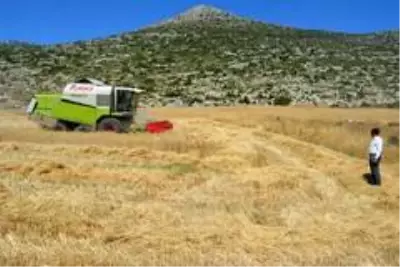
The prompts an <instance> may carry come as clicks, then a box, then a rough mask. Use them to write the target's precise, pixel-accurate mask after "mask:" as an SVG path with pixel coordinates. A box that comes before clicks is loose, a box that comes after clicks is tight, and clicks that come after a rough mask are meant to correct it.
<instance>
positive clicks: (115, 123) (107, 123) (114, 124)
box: [97, 118, 122, 133]
mask: <svg viewBox="0 0 400 267" xmlns="http://www.w3.org/2000/svg"><path fill="white" fill-rule="evenodd" d="M97 129H98V130H99V131H103V132H104V131H111V132H116V133H120V132H122V124H121V122H120V121H119V120H117V119H115V118H105V119H103V120H101V121H100V123H99V125H98V127H97Z"/></svg>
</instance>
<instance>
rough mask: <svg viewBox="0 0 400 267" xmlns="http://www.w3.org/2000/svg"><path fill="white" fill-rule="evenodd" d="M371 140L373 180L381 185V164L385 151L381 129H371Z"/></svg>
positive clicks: (370, 166)
mask: <svg viewBox="0 0 400 267" xmlns="http://www.w3.org/2000/svg"><path fill="white" fill-rule="evenodd" d="M371 137H372V139H371V142H370V144H369V168H370V170H371V182H372V184H373V185H375V186H380V185H381V174H380V170H379V164H380V162H381V158H382V152H383V140H382V138H381V137H380V129H379V128H373V129H372V130H371Z"/></svg>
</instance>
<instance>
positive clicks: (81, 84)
mask: <svg viewBox="0 0 400 267" xmlns="http://www.w3.org/2000/svg"><path fill="white" fill-rule="evenodd" d="M142 93H143V90H140V89H138V88H130V87H121V86H115V85H107V84H105V83H104V82H101V81H98V80H95V79H88V78H85V79H80V80H77V81H75V82H73V83H69V84H67V85H66V86H65V87H64V89H63V91H62V92H61V93H59V94H36V95H34V96H33V97H32V99H31V101H30V103H29V105H28V107H27V110H26V112H27V114H28V116H29V117H30V118H31V119H32V120H34V121H37V122H38V123H39V125H40V126H41V127H42V128H45V129H51V130H56V131H113V132H117V133H122V132H128V131H129V130H130V128H131V126H132V124H134V123H135V122H136V120H135V116H136V115H137V109H138V103H139V98H140V95H141V94H142ZM142 126H143V129H144V130H146V131H147V132H151V133H159V132H164V131H166V130H169V129H171V128H172V123H171V122H169V121H166V120H164V121H152V122H146V123H145V125H142Z"/></svg>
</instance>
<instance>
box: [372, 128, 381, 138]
mask: <svg viewBox="0 0 400 267" xmlns="http://www.w3.org/2000/svg"><path fill="white" fill-rule="evenodd" d="M380 133H381V130H380V129H379V128H373V129H372V130H371V136H372V137H374V136H378V135H380Z"/></svg>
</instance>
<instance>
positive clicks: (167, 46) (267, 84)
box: [0, 5, 399, 106]
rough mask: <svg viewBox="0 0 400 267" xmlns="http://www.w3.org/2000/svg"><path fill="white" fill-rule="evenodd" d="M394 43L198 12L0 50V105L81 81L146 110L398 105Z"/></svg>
mask: <svg viewBox="0 0 400 267" xmlns="http://www.w3.org/2000/svg"><path fill="white" fill-rule="evenodd" d="M398 42H399V31H398V30H396V31H387V32H379V33H371V34H358V35H357V34H346V33H337V32H328V31H317V30H303V29H296V28H289V27H281V26H279V25H272V24H266V23H263V22H258V21H253V20H250V19H247V18H242V17H239V16H235V15H234V14H231V13H229V12H225V11H222V10H219V9H216V8H213V7H209V6H203V5H202V6H196V7H194V8H192V9H190V10H188V11H185V12H183V13H181V14H178V15H177V16H176V17H174V18H172V19H169V20H165V21H162V22H160V23H159V24H157V25H152V26H149V27H147V28H144V29H140V30H137V31H135V32H127V33H121V34H119V35H114V36H110V37H106V38H101V39H96V40H86V41H79V42H74V43H68V44H57V45H46V46H44V45H43V46H40V45H35V44H27V43H21V42H6V43H2V44H0V98H1V95H2V93H3V94H4V95H5V97H3V98H12V99H22V100H26V99H28V98H29V97H30V94H32V93H33V92H36V91H41V90H52V91H55V90H60V89H61V88H62V86H63V85H64V84H65V83H66V82H68V81H71V80H74V79H76V78H77V77H82V76H88V77H93V78H96V79H99V80H105V81H108V82H112V81H115V82H117V83H118V84H123V85H129V86H132V85H136V86H139V87H141V88H143V89H145V90H146V91H147V94H146V98H145V100H144V102H145V103H146V104H148V105H151V106H158V105H169V104H174V105H233V104H238V103H239V104H289V103H314V104H318V105H319V104H322V105H331V106H337V105H340V106H342V105H343V106H377V105H380V106H398V85H399V77H398V72H399V50H398Z"/></svg>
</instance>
